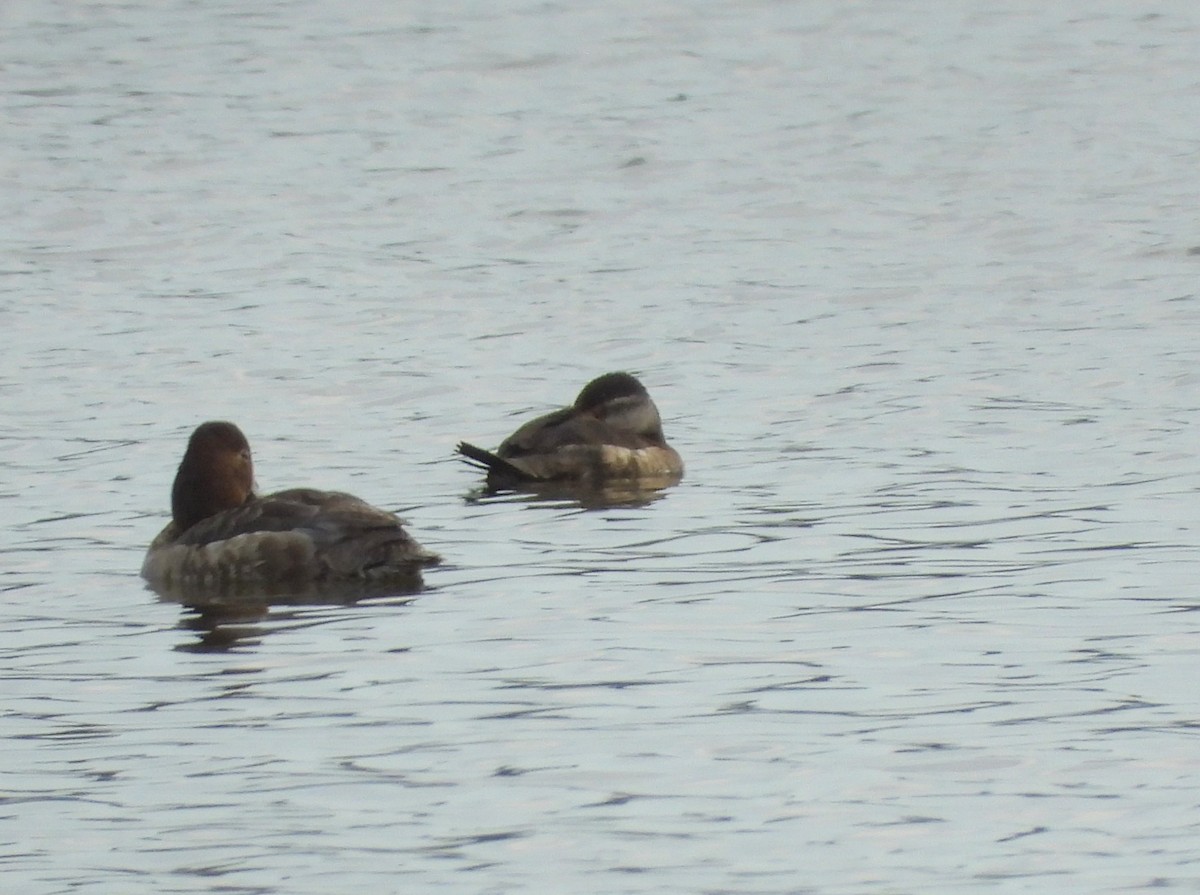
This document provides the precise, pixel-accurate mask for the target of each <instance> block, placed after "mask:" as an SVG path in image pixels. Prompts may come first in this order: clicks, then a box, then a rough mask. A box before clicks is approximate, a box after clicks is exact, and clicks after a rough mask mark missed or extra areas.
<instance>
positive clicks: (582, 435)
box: [458, 373, 683, 489]
mask: <svg viewBox="0 0 1200 895" xmlns="http://www.w3.org/2000/svg"><path fill="white" fill-rule="evenodd" d="M458 453H460V454H462V455H463V456H464V457H466V458H467V459H468V460H470V461H473V462H474V463H475V464H477V465H479V466H480V467H482V468H484V469H486V470H487V485H488V487H489V488H492V489H496V488H512V487H519V486H521V485H531V484H533V485H536V484H538V483H546V482H559V483H578V484H583V485H592V486H599V485H604V484H607V483H613V482H619V481H631V480H646V481H654V482H655V483H662V484H672V483H673V482H674V481H678V479H679V478H680V477H681V476H682V475H683V460H682V459H681V458H680V456H679V454H678V452H677V451H676V450H675V449H674V448H673V447H671V446H670V445H669V444H667V441H666V439H665V438H664V437H663V430H662V420H661V419H660V418H659V415H658V408H657V407H655V406H654V402H653V401H652V400H650V395H649V393H648V392H647V391H646V389H645V387H644V386H643V385H642V384H641V383H640V382H638V380H637V379H636V378H635V377H634V376H631V375H630V374H629V373H605V374H604V375H603V376H600V377H598V378H596V379H593V380H592V381H591V382H589V383H588V384H587V385H585V386H584V387H583V391H581V392H580V393H579V397H577V398H576V399H575V403H574V404H572V405H571V406H570V407H564V408H562V409H561V410H555V411H554V412H552V413H547V414H545V415H544V416H539V417H538V418H537V419H534V420H530V421H529V422H528V423H526V424H525V425H523V426H521V427H520V428H519V429H517V431H516V432H514V433H513V434H512V435H510V436H509V437H508V438H506V439H504V441H503V442H502V443H501V444H500V447H499V448H497V449H496V451H495V453H493V452H491V451H487V450H484V449H483V448H480V447H476V446H475V445H473V444H469V443H467V442H465V441H464V442H462V443H460V444H459V445H458Z"/></svg>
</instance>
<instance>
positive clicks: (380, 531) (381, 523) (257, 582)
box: [142, 421, 441, 591]
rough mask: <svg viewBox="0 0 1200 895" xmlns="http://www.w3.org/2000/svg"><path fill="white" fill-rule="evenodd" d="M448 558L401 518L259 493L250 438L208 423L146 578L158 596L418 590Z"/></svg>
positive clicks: (187, 461)
mask: <svg viewBox="0 0 1200 895" xmlns="http://www.w3.org/2000/svg"><path fill="white" fill-rule="evenodd" d="M440 559H441V558H440V557H439V556H438V555H437V554H436V553H433V552H432V551H430V550H426V549H425V548H424V547H422V546H421V545H420V544H418V543H417V542H416V541H415V540H414V539H413V538H412V536H411V535H409V533H408V532H407V531H405V529H404V526H403V523H402V521H401V520H400V519H399V518H398V517H397V516H396V515H395V514H393V513H390V512H388V511H387V510H382V509H379V508H378V507H374V506H372V505H371V504H369V503H367V502H366V501H364V500H361V499H360V498H358V497H355V496H353V495H351V494H345V493H343V492H340V491H319V490H317V489H315V488H292V489H289V490H286V491H277V492H275V493H273V494H268V495H259V494H256V493H255V481H254V461H253V458H252V457H251V454H250V443H249V442H248V441H247V440H246V436H245V435H244V434H243V433H242V430H241V429H239V428H238V427H237V426H236V425H234V424H233V423H230V422H224V421H210V422H206V423H202V424H201V425H200V426H198V427H197V428H196V429H195V431H193V432H192V435H191V437H190V438H189V439H188V444H187V450H186V451H185V452H184V455H183V460H182V461H181V462H180V464H179V471H178V472H177V473H176V475H175V482H174V484H173V486H172V488H171V521H170V522H169V523H168V524H167V526H166V527H165V528H164V529H163V530H162V531H161V532H160V533H159V534H158V536H157V537H156V538H155V539H154V540H153V542H152V543H151V544H150V548H149V550H148V551H147V552H146V558H145V561H144V563H143V564H142V577H143V578H145V579H146V581H147V582H148V583H149V584H150V585H151V586H152V587H154V588H155V589H157V590H160V591H179V590H185V591H186V590H195V589H204V588H215V589H225V588H239V589H241V588H255V587H260V586H261V587H263V588H277V587H280V586H293V585H294V586H295V587H296V588H305V587H309V586H311V585H314V584H316V583H320V582H345V583H354V582H358V583H363V582H376V583H378V582H383V581H390V580H397V581H399V580H406V581H409V582H411V581H413V580H414V579H416V580H417V581H419V570H420V569H421V568H422V567H424V566H428V565H434V564H436V563H438V562H439V561H440Z"/></svg>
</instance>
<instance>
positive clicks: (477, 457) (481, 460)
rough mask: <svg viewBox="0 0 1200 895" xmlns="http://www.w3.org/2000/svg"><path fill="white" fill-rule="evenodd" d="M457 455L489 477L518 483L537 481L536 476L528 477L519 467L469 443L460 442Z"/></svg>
mask: <svg viewBox="0 0 1200 895" xmlns="http://www.w3.org/2000/svg"><path fill="white" fill-rule="evenodd" d="M458 453H460V454H462V455H463V456H464V457H466V458H467V460H469V461H471V463H473V464H475V465H477V466H479V467H480V468H481V469H486V470H487V471H488V475H489V477H491V476H500V477H504V478H508V479H512V480H514V481H518V482H533V481H536V480H537V476H534V475H530V474H529V473H528V472H526V471H525V470H523V469H521V468H520V467H519V466H514V465H513V464H511V463H509V462H508V461H507V460H505V459H504V458H503V457H497V456H496V455H495V454H493V453H492V452H491V451H485V450H484V449H483V448H481V447H476V446H475V445H473V444H471V443H470V442H467V441H460V442H459V443H458Z"/></svg>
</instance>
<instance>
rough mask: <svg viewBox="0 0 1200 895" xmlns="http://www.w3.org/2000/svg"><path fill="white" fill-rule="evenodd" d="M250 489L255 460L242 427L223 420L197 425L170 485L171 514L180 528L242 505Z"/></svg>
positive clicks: (181, 530) (248, 497)
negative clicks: (252, 457) (173, 481)
mask: <svg viewBox="0 0 1200 895" xmlns="http://www.w3.org/2000/svg"><path fill="white" fill-rule="evenodd" d="M253 493H254V461H253V460H251V458H250V443H249V442H248V441H246V436H245V435H243V434H242V430H241V429H239V428H238V427H237V426H235V425H234V424H233V423H224V422H209V423H203V424H201V425H200V426H197V427H196V431H195V432H193V433H192V437H191V438H190V439H188V446H187V451H185V452H184V455H183V460H182V461H181V462H180V464H179V472H177V473H176V474H175V484H174V486H173V487H172V488H171V516H172V518H173V519H174V520H175V525H176V527H177V528H178V529H179V531H180V532H181V533H182V532H185V531H187V530H188V529H189V528H191V527H192V526H193V525H195V524H196V523H197V522H200V521H201V520H204V519H207V518H208V517H209V516H213V515H216V514H217V513H220V512H221V511H223V510H228V509H232V508H233V507H238V506H241V505H242V504H243V503H245V502H246V501H247V500H248V499H250V498H251V497H252V496H253Z"/></svg>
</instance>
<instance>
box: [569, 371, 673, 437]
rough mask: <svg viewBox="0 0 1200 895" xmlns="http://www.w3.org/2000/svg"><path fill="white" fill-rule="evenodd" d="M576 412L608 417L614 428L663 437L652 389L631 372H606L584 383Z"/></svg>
mask: <svg viewBox="0 0 1200 895" xmlns="http://www.w3.org/2000/svg"><path fill="white" fill-rule="evenodd" d="M575 412H576V413H585V414H589V415H590V416H594V417H596V418H597V419H600V420H604V422H606V423H608V424H609V425H610V426H613V427H614V428H619V429H624V430H626V431H628V432H635V433H637V434H638V435H643V436H645V437H647V438H650V439H653V440H655V441H662V440H663V431H662V419H661V418H660V417H659V415H658V408H657V407H655V406H654V402H653V401H651V400H650V393H649V392H647V391H646V387H645V386H644V385H642V384H641V383H640V382H638V380H637V378H636V377H634V376H632V375H630V374H629V373H605V374H604V375H603V376H598V377H596V378H595V379H593V380H592V381H591V382H589V383H588V384H587V385H585V386H584V387H583V390H582V391H581V392H580V393H579V397H577V398H576V399H575Z"/></svg>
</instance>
